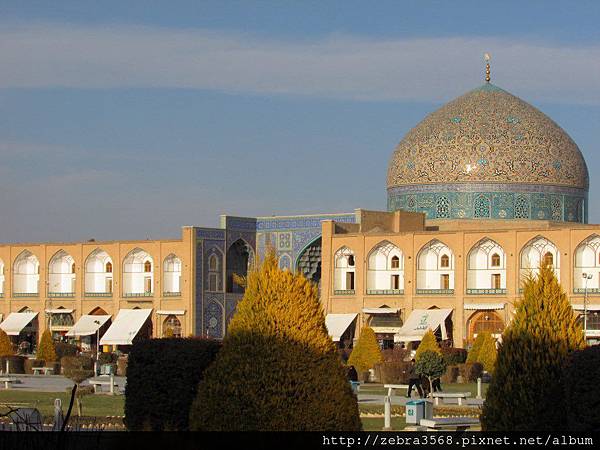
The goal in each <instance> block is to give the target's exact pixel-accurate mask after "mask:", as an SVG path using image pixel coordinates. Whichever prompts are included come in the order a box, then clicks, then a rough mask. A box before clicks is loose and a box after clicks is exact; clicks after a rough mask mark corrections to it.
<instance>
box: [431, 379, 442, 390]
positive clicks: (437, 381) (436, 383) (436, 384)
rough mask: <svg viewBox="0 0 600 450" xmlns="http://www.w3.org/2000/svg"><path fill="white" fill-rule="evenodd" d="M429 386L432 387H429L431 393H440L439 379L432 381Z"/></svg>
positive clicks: (440, 382) (440, 383) (440, 384)
mask: <svg viewBox="0 0 600 450" xmlns="http://www.w3.org/2000/svg"><path fill="white" fill-rule="evenodd" d="M431 384H432V385H433V386H431V388H432V389H433V392H442V381H441V380H440V379H439V378H436V379H435V380H433V381H432V382H431Z"/></svg>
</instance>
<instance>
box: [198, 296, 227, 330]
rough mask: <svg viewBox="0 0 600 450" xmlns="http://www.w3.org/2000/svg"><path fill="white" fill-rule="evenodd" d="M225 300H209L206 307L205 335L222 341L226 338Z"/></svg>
mask: <svg viewBox="0 0 600 450" xmlns="http://www.w3.org/2000/svg"><path fill="white" fill-rule="evenodd" d="M222 302H223V299H222V298H220V299H218V298H207V299H206V305H205V307H204V325H205V329H204V330H203V331H204V334H205V335H208V336H210V337H212V338H217V339H222V338H223V336H224V328H223V327H224V321H223V304H222Z"/></svg>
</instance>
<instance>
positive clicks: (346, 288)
mask: <svg viewBox="0 0 600 450" xmlns="http://www.w3.org/2000/svg"><path fill="white" fill-rule="evenodd" d="M334 261H335V274H334V279H333V291H334V294H340V295H342V294H346V295H348V294H354V282H355V280H354V272H355V267H354V252H353V251H352V250H350V249H349V248H348V247H342V248H340V249H339V250H338V251H337V252H336V253H335V258H334Z"/></svg>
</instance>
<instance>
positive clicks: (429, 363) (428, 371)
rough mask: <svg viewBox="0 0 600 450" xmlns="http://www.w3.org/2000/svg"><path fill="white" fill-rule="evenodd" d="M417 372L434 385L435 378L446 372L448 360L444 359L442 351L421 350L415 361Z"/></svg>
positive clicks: (430, 384) (431, 390)
mask: <svg viewBox="0 0 600 450" xmlns="http://www.w3.org/2000/svg"><path fill="white" fill-rule="evenodd" d="M415 372H416V373H417V375H421V376H424V377H427V379H428V380H429V386H433V380H435V379H436V378H439V377H441V376H442V375H444V373H445V372H446V361H444V357H443V356H442V355H441V353H438V352H435V351H433V350H425V351H423V352H421V354H420V355H419V358H418V359H417V360H416V362H415ZM432 392H433V389H430V392H429V395H430V396H431V394H432Z"/></svg>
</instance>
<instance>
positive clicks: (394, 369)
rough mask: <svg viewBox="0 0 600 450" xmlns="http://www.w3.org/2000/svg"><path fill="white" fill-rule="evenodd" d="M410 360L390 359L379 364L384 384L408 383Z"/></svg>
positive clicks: (378, 367)
mask: <svg viewBox="0 0 600 450" xmlns="http://www.w3.org/2000/svg"><path fill="white" fill-rule="evenodd" d="M410 366H411V363H410V362H405V361H389V362H383V363H381V364H377V366H376V367H377V369H378V370H379V373H380V377H381V383H383V384H408V379H409V372H410Z"/></svg>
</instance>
